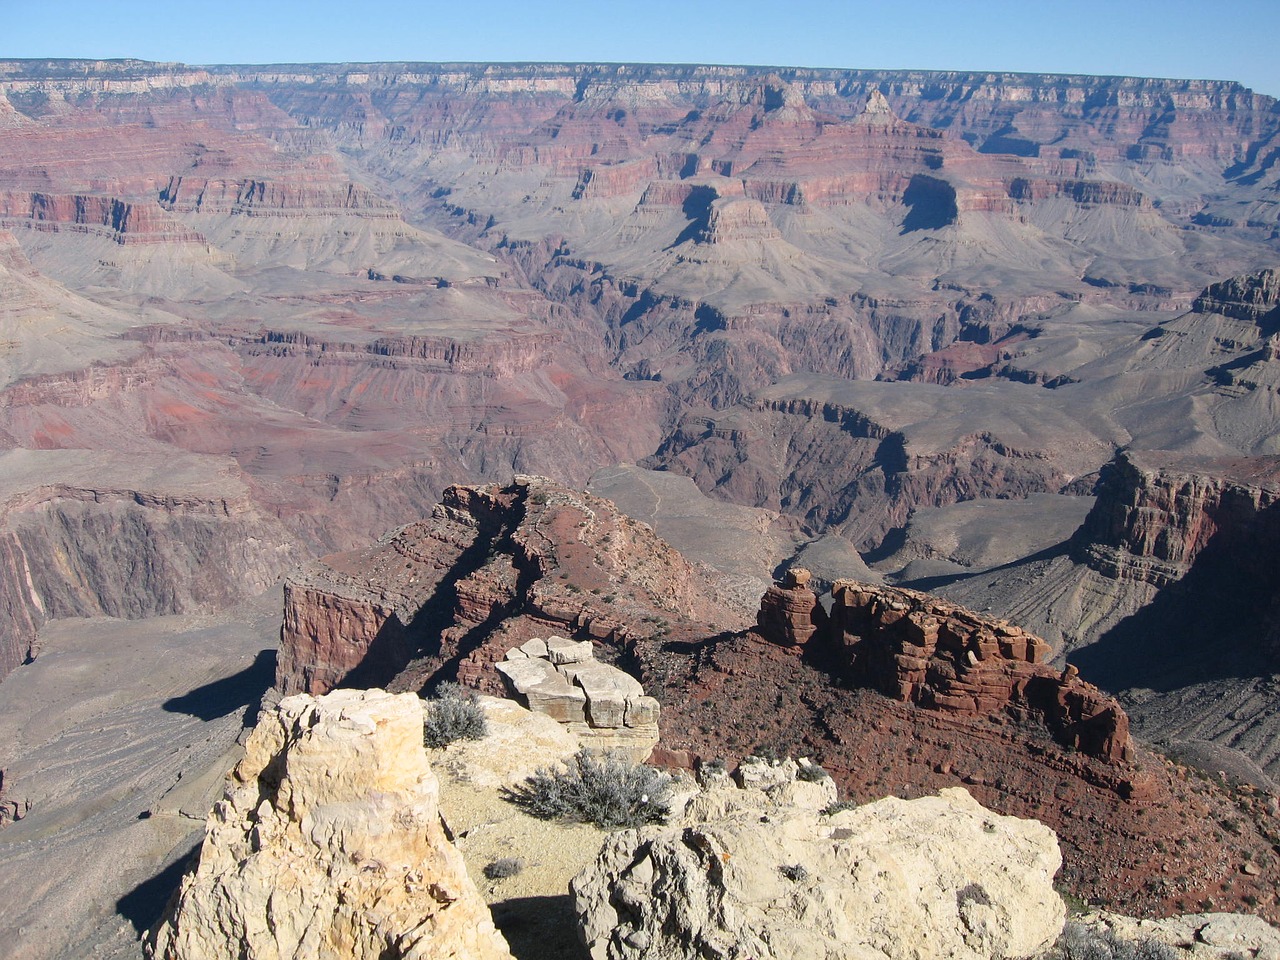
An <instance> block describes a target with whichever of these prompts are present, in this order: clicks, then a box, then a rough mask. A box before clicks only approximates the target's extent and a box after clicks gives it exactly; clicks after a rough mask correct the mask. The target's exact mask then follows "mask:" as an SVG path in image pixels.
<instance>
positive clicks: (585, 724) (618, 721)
mask: <svg viewBox="0 0 1280 960" xmlns="http://www.w3.org/2000/svg"><path fill="white" fill-rule="evenodd" d="M497 669H498V672H499V673H501V674H502V676H503V679H504V680H505V681H506V683H507V686H508V688H509V691H510V693H511V694H512V696H513V697H514V698H515V699H516V700H518V701H519V702H520V703H521V704H522V705H524V706H526V707H528V708H529V709H530V710H532V711H533V712H534V713H541V714H545V715H546V716H549V717H551V718H552V719H554V720H558V721H559V722H560V723H563V724H564V725H565V726H566V727H567V728H568V729H569V731H570V732H571V733H576V734H577V735H578V736H579V737H580V738H581V742H582V745H583V746H585V747H587V748H588V749H594V750H623V751H625V752H627V753H628V754H630V755H631V756H632V757H633V758H634V759H635V760H636V762H642V761H644V760H645V759H647V758H648V756H649V754H650V753H651V752H652V751H653V748H654V747H655V746H656V745H657V743H658V701H657V700H655V699H654V698H653V697H647V696H645V694H644V688H643V687H642V686H641V685H640V681H638V680H636V679H635V678H634V677H632V676H631V675H630V674H628V673H625V672H624V671H622V670H619V669H618V668H617V667H614V666H610V665H609V664H607V663H601V662H600V661H598V660H596V658H595V651H594V649H593V648H592V646H591V641H590V640H582V641H576V642H575V641H573V640H568V639H566V638H564V637H554V636H553V637H548V638H547V639H546V640H542V639H540V638H534V639H532V640H528V641H526V642H525V643H523V644H521V645H520V646H518V647H513V648H511V649H510V650H508V651H507V654H506V659H504V660H503V661H502V662H501V663H499V664H497Z"/></svg>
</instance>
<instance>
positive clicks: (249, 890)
mask: <svg viewBox="0 0 1280 960" xmlns="http://www.w3.org/2000/svg"><path fill="white" fill-rule="evenodd" d="M438 791H439V785H438V783H437V781H436V777H435V774H434V773H432V771H431V768H430V766H429V765H428V763H427V760H426V755H425V752H424V750H423V746H422V707H421V703H420V701H419V700H418V698H417V697H415V696H412V695H408V694H405V695H400V696H394V695H390V694H387V693H384V692H382V691H377V690H370V691H349V690H348V691H338V692H335V693H333V694H330V695H329V696H327V697H324V698H321V699H315V698H312V697H309V696H306V695H301V696H295V697H288V698H285V699H284V700H282V701H281V702H280V705H279V707H278V708H277V710H276V711H275V712H273V713H271V714H269V715H267V716H265V717H264V718H263V719H262V721H261V722H260V723H259V725H258V727H257V728H256V729H255V730H254V732H253V734H252V735H251V736H250V738H249V741H248V743H247V744H246V754H245V758H244V759H243V760H242V761H241V762H240V763H239V764H238V765H237V767H236V769H235V770H234V771H233V772H232V774H231V775H230V780H229V783H228V786H227V791H226V796H225V798H224V799H223V800H222V801H220V802H219V803H218V804H217V805H216V806H215V807H214V810H213V812H212V813H211V814H210V816H209V821H208V826H207V829H206V836H205V841H204V844H203V846H202V847H201V850H200V858H199V861H198V863H197V864H196V866H195V868H194V870H193V871H192V872H191V873H190V874H189V875H188V876H187V877H186V879H185V880H184V881H183V884H182V888H181V891H180V892H179V894H178V895H177V897H176V899H175V901H174V902H173V904H172V905H171V908H170V913H169V915H168V916H167V918H166V919H165V921H164V922H163V923H162V924H161V926H160V927H159V928H158V929H157V931H156V932H155V933H154V934H153V937H152V940H151V943H150V949H149V953H150V955H151V956H153V957H157V958H163V960H196V958H209V960H213V958H220V957H226V956H234V955H240V956H255V957H262V958H264V960H275V958H281V960H284V958H289V957H298V956H308V957H315V958H316V960H361V958H367V960H385V958H388V957H402V958H406V960H407V958H426V957H432V958H436V957H439V958H449V957H456V958H459V960H462V958H477V960H480V958H493V960H499V958H504V960H509V958H510V956H511V954H510V953H509V952H508V950H507V947H506V944H505V943H504V942H503V940H502V937H501V936H500V935H499V934H498V933H497V931H496V929H495V927H494V925H493V921H492V918H491V917H490V916H489V911H488V908H487V907H486V906H485V905H484V901H483V900H482V899H481V898H480V895H479V893H478V892H477V890H476V889H475V886H474V884H473V883H472V881H471V880H470V878H469V877H468V876H467V873H466V869H465V867H464V865H463V862H462V856H461V854H459V853H458V851H457V850H456V849H455V848H454V847H453V844H452V843H451V842H450V841H449V839H448V837H447V835H446V833H445V830H444V827H443V824H442V821H441V819H440V814H439V810H438V807H437V796H438Z"/></svg>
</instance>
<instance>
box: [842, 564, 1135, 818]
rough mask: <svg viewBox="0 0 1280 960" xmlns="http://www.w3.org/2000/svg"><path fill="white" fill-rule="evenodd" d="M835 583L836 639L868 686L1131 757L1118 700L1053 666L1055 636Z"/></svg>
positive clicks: (914, 595)
mask: <svg viewBox="0 0 1280 960" xmlns="http://www.w3.org/2000/svg"><path fill="white" fill-rule="evenodd" d="M831 592H832V596H833V597H834V601H835V602H834V605H833V606H832V610H831V630H832V633H833V639H834V640H835V641H836V642H837V643H839V644H840V645H841V646H842V647H843V652H844V658H845V660H846V663H847V669H848V671H849V674H850V675H851V676H852V677H854V678H855V679H856V680H857V682H858V683H859V684H860V685H863V686H870V687H872V688H873V689H877V690H879V691H880V692H881V693H884V694H885V695H887V696H890V697H893V698H894V699H895V700H900V701H902V702H904V703H913V704H916V705H917V706H921V707H925V708H930V709H936V710H940V711H943V712H945V713H949V714H953V715H958V716H971V717H995V716H999V715H1001V714H1007V715H1009V716H1011V717H1012V718H1014V719H1015V720H1018V721H1020V722H1031V723H1035V724H1040V725H1043V726H1044V727H1045V729H1047V730H1048V731H1050V732H1051V733H1052V734H1053V735H1054V736H1055V737H1056V738H1057V739H1058V740H1060V741H1061V742H1063V743H1064V744H1066V746H1068V747H1069V748H1070V749H1073V750H1079V751H1081V752H1082V753H1085V754H1087V755H1088V756H1091V757H1097V758H1099V759H1101V760H1104V761H1107V762H1110V763H1120V762H1124V761H1128V760H1131V759H1132V758H1133V755H1134V747H1133V742H1132V741H1131V740H1130V738H1129V720H1128V718H1127V717H1126V716H1125V714H1124V711H1123V710H1122V709H1121V708H1120V705H1119V704H1118V703H1117V702H1116V701H1115V700H1114V699H1113V698H1111V697H1109V696H1107V695H1106V694H1104V693H1103V692H1102V691H1101V690H1099V689H1098V688H1097V687H1095V686H1093V685H1092V684H1090V683H1085V682H1084V681H1083V680H1081V679H1080V677H1079V671H1077V670H1076V668H1075V667H1071V666H1068V667H1067V668H1066V669H1065V670H1057V669H1055V668H1052V667H1049V666H1047V665H1045V664H1044V663H1043V661H1044V660H1045V659H1046V658H1047V657H1048V655H1049V644H1047V643H1046V642H1045V641H1044V640H1042V639H1040V638H1039V637H1037V636H1034V635H1032V634H1029V633H1026V632H1025V631H1023V630H1022V628H1021V627H1017V626H1014V625H1013V624H1010V623H1007V622H1005V621H1001V620H994V619H992V618H990V617H984V616H982V615H981V614H977V613H974V612H973V611H971V610H966V609H965V608H964V607H961V606H960V605H958V604H955V603H951V602H949V601H946V600H938V599H935V598H934V597H931V596H929V595H928V594H925V593H920V592H918V591H915V590H900V589H895V588H892V587H876V586H870V585H868V584H862V583H856V582H855V581H852V580H838V581H836V583H835V585H834V586H833V588H832V591H831ZM1122 789H1123V790H1124V791H1125V792H1127V793H1130V794H1132V792H1133V791H1134V790H1135V789H1136V788H1135V786H1134V785H1133V784H1127V785H1125V786H1124V787H1123V788H1122Z"/></svg>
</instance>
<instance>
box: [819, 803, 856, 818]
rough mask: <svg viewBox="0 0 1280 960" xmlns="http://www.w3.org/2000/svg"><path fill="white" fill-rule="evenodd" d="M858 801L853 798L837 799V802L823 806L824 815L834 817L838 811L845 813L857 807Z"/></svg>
mask: <svg viewBox="0 0 1280 960" xmlns="http://www.w3.org/2000/svg"><path fill="white" fill-rule="evenodd" d="M857 805H858V804H857V803H856V802H855V801H853V800H837V801H836V802H835V803H829V804H827V805H826V806H825V807H823V808H822V815H823V816H824V817H834V816H835V815H836V814H837V813H844V811H846V810H852V809H854V808H855V807H857Z"/></svg>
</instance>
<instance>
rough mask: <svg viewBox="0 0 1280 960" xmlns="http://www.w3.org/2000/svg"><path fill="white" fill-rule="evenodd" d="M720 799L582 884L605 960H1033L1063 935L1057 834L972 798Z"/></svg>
mask: <svg viewBox="0 0 1280 960" xmlns="http://www.w3.org/2000/svg"><path fill="white" fill-rule="evenodd" d="M794 786H795V787H806V788H808V787H813V788H815V789H812V790H794V791H788V792H787V793H786V796H785V798H780V797H779V791H777V790H776V789H774V790H771V791H770V793H769V794H766V793H764V792H762V791H760V790H754V789H744V790H738V789H733V788H729V787H721V788H718V789H714V790H711V791H709V792H707V793H705V794H703V795H702V796H700V797H698V798H696V799H695V800H694V801H693V802H692V803H690V804H689V807H688V810H687V811H686V815H685V820H684V822H682V823H678V824H674V825H671V826H667V827H646V828H644V829H642V830H638V831H637V830H630V831H624V832H621V833H617V834H614V835H613V836H612V837H611V838H610V839H609V840H608V841H607V842H606V843H605V845H604V848H603V849H602V850H601V852H600V855H599V857H598V858H597V860H596V862H595V864H594V865H592V866H591V867H590V868H588V869H587V870H585V871H583V872H582V873H581V874H579V875H578V876H577V877H576V878H575V879H574V881H573V884H572V885H571V891H572V894H573V897H574V900H575V904H576V908H577V911H578V916H579V923H580V929H581V933H582V938H583V942H584V943H585V944H586V946H587V949H588V951H589V954H590V956H591V957H592V958H593V960H606V958H608V960H622V958H628V960H630V958H641V957H645V958H663V960H677V958H678V960H684V958H689V960H693V958H703V957H720V958H724V960H747V958H753V960H771V958H778V960H782V958H796V957H823V958H826V960H843V958H847V960H873V958H902V960H906V958H912V960H919V958H930V957H950V958H956V960H990V958H991V957H1001V956H1006V957H1026V956H1032V955H1035V954H1036V953H1038V952H1039V951H1041V950H1043V949H1045V948H1046V947H1047V946H1048V945H1049V944H1051V943H1052V942H1053V941H1054V940H1055V939H1056V938H1057V936H1058V934H1059V932H1060V931H1061V930H1062V925H1063V920H1064V917H1065V910H1064V907H1063V904H1062V900H1061V898H1060V897H1059V896H1058V894H1057V893H1056V892H1055V891H1054V889H1053V876H1054V874H1055V873H1056V872H1057V869H1058V867H1059V865H1060V864H1061V856H1060V854H1059V851H1058V843H1057V839H1056V838H1055V837H1054V835H1053V832H1052V831H1051V830H1050V829H1049V828H1048V827H1045V826H1044V825H1042V824H1040V823H1038V822H1036V821H1033V820H1018V819H1016V818H1013V817H1002V816H999V815H997V814H994V813H992V812H991V811H989V810H986V809H984V808H983V807H982V806H980V805H979V804H978V802H977V801H976V800H974V799H973V798H972V797H970V796H969V794H968V793H967V792H966V791H964V790H963V789H959V788H955V789H949V790H943V791H942V792H941V794H940V795H939V796H932V797H922V798H920V799H918V800H900V799H897V798H895V797H888V798H886V799H884V800H880V801H877V802H875V803H871V804H867V805H866V806H863V807H858V808H856V809H852V810H845V811H842V812H839V813H835V814H833V815H830V816H826V815H823V814H822V813H821V812H820V808H821V806H822V805H823V804H824V803H825V802H826V796H827V794H826V793H825V791H823V790H822V789H820V788H819V785H818V784H809V783H803V782H797V783H795V784H794Z"/></svg>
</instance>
